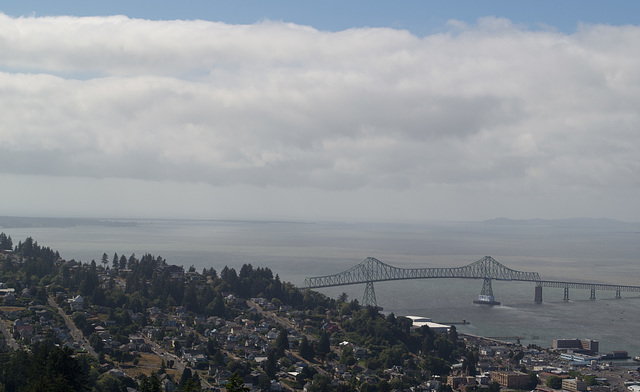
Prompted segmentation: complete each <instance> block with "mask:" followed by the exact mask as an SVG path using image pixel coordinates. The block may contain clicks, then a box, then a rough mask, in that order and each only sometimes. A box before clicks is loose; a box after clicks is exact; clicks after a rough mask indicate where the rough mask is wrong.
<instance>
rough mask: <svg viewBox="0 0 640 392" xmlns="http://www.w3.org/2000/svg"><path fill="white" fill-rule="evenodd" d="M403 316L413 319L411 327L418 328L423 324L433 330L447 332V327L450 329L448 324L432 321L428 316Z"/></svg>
mask: <svg viewBox="0 0 640 392" xmlns="http://www.w3.org/2000/svg"><path fill="white" fill-rule="evenodd" d="M404 317H406V318H408V319H410V320H411V321H413V325H412V327H413V328H420V327H422V326H423V325H426V326H428V327H429V328H431V329H432V330H433V331H434V332H444V333H447V332H449V329H450V327H449V326H448V325H444V324H438V323H434V322H433V320H432V319H431V318H429V317H422V316H404Z"/></svg>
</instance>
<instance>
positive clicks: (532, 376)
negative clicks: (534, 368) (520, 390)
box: [528, 372, 562, 390]
mask: <svg viewBox="0 0 640 392" xmlns="http://www.w3.org/2000/svg"><path fill="white" fill-rule="evenodd" d="M560 384H562V383H560ZM537 385H538V375H537V374H536V373H535V372H531V373H529V385H528V387H529V388H528V389H529V390H534V389H535V388H536V386H537Z"/></svg>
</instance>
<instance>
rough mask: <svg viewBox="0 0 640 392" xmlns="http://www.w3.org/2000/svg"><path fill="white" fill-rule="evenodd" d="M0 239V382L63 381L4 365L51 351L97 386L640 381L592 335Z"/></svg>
mask: <svg viewBox="0 0 640 392" xmlns="http://www.w3.org/2000/svg"><path fill="white" fill-rule="evenodd" d="M0 240H1V241H0V244H2V245H3V246H2V251H1V252H2V253H0V268H1V269H0V312H1V320H0V332H1V333H2V336H1V337H0V349H1V350H2V351H3V354H2V356H1V357H0V358H1V359H0V362H2V368H3V371H2V372H1V373H0V382H1V383H2V386H1V387H0V390H7V391H8V390H12V391H14V390H16V391H21V390H25V391H26V390H54V389H47V388H43V389H38V387H37V385H41V386H42V385H45V384H38V383H46V382H47V380H39V381H38V380H35V381H33V380H29V379H28V377H25V378H23V379H21V378H20V377H19V375H20V374H21V373H20V372H15V373H11V372H9V371H7V369H9V368H15V367H16V366H17V363H18V362H17V361H18V360H17V358H16V357H15V355H16V353H20V352H22V353H24V354H22V355H24V356H27V357H28V356H29V355H33V356H34V358H33V359H32V360H34V361H35V360H36V359H37V358H36V357H37V356H38V353H50V352H53V351H55V350H59V351H60V352H61V353H62V354H60V355H68V356H69V358H72V359H73V361H77V362H78V363H79V365H78V369H85V370H78V372H85V373H86V374H84V373H83V377H84V378H83V381H82V383H78V384H77V385H78V386H77V388H80V389H79V390H92V391H93V390H95V391H123V390H126V391H168V392H172V391H197V390H211V391H225V390H229V391H233V390H246V391H432V392H442V391H446V392H448V391H468V392H471V391H483V390H484V391H488V392H496V391H500V390H538V391H541V392H551V391H555V390H565V391H571V392H578V391H579V392H585V391H593V392H608V391H616V392H623V391H625V390H640V375H639V374H638V372H637V366H635V365H633V363H632V362H628V361H626V353H622V352H617V353H610V354H608V356H607V355H605V356H602V355H599V353H598V344H597V342H596V341H593V340H589V339H569V340H567V339H565V340H561V339H558V340H557V341H555V342H554V347H549V348H542V347H538V346H533V345H531V346H528V347H523V346H521V345H519V344H513V343H508V342H502V341H498V340H494V339H488V338H483V337H478V336H470V335H464V334H461V333H458V332H457V330H456V328H455V326H444V328H442V326H441V327H439V328H436V327H433V325H432V326H430V325H427V324H425V323H420V322H419V321H418V319H416V318H413V319H412V318H411V317H399V316H398V317H396V316H395V315H393V314H383V313H381V312H380V311H379V310H378V309H375V308H371V307H368V308H367V307H363V306H360V305H359V304H358V301H357V300H349V299H348V298H347V296H346V294H343V295H341V296H340V297H339V298H338V299H330V298H327V297H325V296H324V295H322V294H320V293H317V292H313V291H310V290H304V291H301V290H299V289H297V288H295V287H294V286H293V285H291V284H289V283H283V282H280V280H279V277H278V276H277V275H275V276H274V275H273V273H272V272H271V271H270V270H269V269H268V268H254V267H253V266H251V265H247V264H245V265H243V267H242V268H241V269H240V271H239V272H236V271H235V270H234V269H232V268H227V267H225V268H224V269H223V270H221V271H220V273H218V272H217V271H215V270H213V269H204V270H203V271H201V272H198V271H196V270H195V269H194V268H188V269H186V270H185V268H184V267H182V266H177V265H170V264H167V263H166V261H165V260H163V259H162V258H161V257H159V256H158V257H155V256H152V255H144V256H143V257H141V258H140V259H138V258H137V257H136V256H135V255H131V256H129V257H125V256H118V255H117V254H114V255H113V257H110V256H108V255H107V254H106V253H105V254H104V255H103V257H102V259H101V260H100V261H98V262H96V261H91V262H90V263H82V262H79V261H75V260H64V259H63V258H62V257H61V256H60V255H59V254H58V253H57V252H55V251H53V250H51V249H49V248H43V247H41V246H39V245H38V244H37V242H35V241H34V240H33V239H31V238H28V239H26V240H25V241H24V242H22V241H21V242H20V243H18V244H17V245H15V246H13V243H12V241H11V239H10V237H7V236H6V235H5V234H4V233H2V236H1V237H0ZM478 306H481V305H478ZM56 352H57V351H56ZM30 353H33V354H30ZM42 355H45V354H42ZM70 360H71V359H70ZM629 364H631V365H632V366H627V365H629ZM25 374H26V373H25ZM67 377H71V376H67ZM61 382H67V383H69V385H72V384H73V383H72V382H71V380H69V379H64V380H62V381H61ZM3 388H4V389H3ZM34 388H35V389H34ZM77 388H76V389H77Z"/></svg>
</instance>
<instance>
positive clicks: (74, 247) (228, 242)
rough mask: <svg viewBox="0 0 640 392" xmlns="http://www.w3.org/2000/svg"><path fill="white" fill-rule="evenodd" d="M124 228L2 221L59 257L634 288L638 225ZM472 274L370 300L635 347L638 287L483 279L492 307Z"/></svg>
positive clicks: (530, 333) (383, 286) (479, 323)
mask: <svg viewBox="0 0 640 392" xmlns="http://www.w3.org/2000/svg"><path fill="white" fill-rule="evenodd" d="M130 222H134V223H135V225H130V226H126V225H123V226H122V227H117V226H100V225H89V226H86V225H76V226H70V227H23V228H16V227H13V228H12V227H8V226H6V223H5V227H3V228H2V229H0V230H1V231H4V232H5V233H7V234H8V235H11V236H12V238H13V240H14V243H17V242H18V241H19V240H23V239H24V238H26V237H27V236H31V237H33V238H34V239H35V240H36V241H38V243H39V244H40V245H43V246H48V247H51V248H53V249H55V250H58V251H59V252H60V254H61V256H62V257H63V258H65V259H67V260H70V259H76V260H82V261H83V262H90V261H91V260H92V259H95V260H96V261H97V262H99V260H100V259H101V257H102V254H103V252H106V253H107V254H108V255H109V259H110V260H111V258H112V257H113V253H114V252H117V253H118V255H122V254H125V255H126V256H129V255H130V254H131V253H135V254H136V255H137V256H138V257H140V256H141V255H143V254H144V253H151V254H154V255H160V256H162V257H164V258H165V259H167V262H168V263H170V264H181V265H184V266H185V267H189V266H191V265H193V266H194V267H195V268H196V269H197V270H198V271H201V270H202V269H203V268H205V267H207V268H210V267H213V268H215V269H216V270H217V271H218V272H219V271H220V270H221V269H222V268H223V267H224V266H225V265H228V266H229V267H234V268H239V267H241V266H242V264H243V263H251V264H252V265H253V266H254V267H255V266H260V267H269V268H270V269H271V270H272V271H273V272H274V274H279V275H280V277H281V279H282V280H284V281H290V282H292V283H294V284H296V285H300V286H301V285H302V284H303V282H304V278H305V277H306V276H319V275H330V274H334V273H339V272H341V271H344V270H346V269H348V268H350V267H352V266H354V265H356V264H358V263H360V262H361V261H363V260H364V259H365V258H366V257H369V256H371V257H375V258H377V259H379V260H381V261H383V262H385V263H387V264H391V265H393V266H396V267H403V268H415V267H460V266H464V265H467V264H470V263H472V262H474V261H476V260H479V259H480V258H482V257H483V256H486V255H490V256H493V257H494V258H495V259H496V260H497V261H499V262H500V263H502V264H504V265H505V266H507V267H509V268H513V269H516V270H521V271H535V272H539V273H540V276H541V278H542V279H545V280H567V281H580V282H581V281H584V282H602V283H614V284H625V285H638V286H640V279H638V277H639V276H640V273H639V272H640V260H639V256H640V241H639V240H640V226H638V225H631V224H618V223H612V222H607V221H585V222H576V221H555V222H544V221H540V222H534V223H535V224H533V223H531V222H529V224H522V222H510V221H498V222H485V223H430V224H390V223H389V224H379V223H366V224H365V223H296V222H253V221H181V220H172V221H167V220H136V221H130ZM0 224H2V222H1V221H0ZM481 287H482V281H481V280H464V279H428V280H405V281H395V282H382V283H376V284H375V289H376V294H377V299H378V304H379V305H380V306H382V307H384V310H385V312H386V311H388V312H394V313H395V314H396V315H409V314H411V315H421V316H427V317H431V318H433V319H434V321H438V322H447V323H449V322H459V321H462V320H463V319H465V320H468V321H470V324H468V325H458V326H457V327H458V329H459V330H460V331H462V332H468V333H473V334H478V335H484V336H496V337H504V336H520V337H522V338H523V339H521V342H522V343H523V344H528V343H535V344H538V345H540V346H543V347H549V346H551V343H552V339H553V338H592V339H597V340H599V341H600V349H601V350H600V351H601V352H603V353H604V352H609V351H612V350H627V351H629V353H630V355H632V356H633V355H638V354H640V342H638V341H637V339H636V336H635V334H636V331H637V326H638V325H640V312H638V310H639V309H640V295H639V294H636V293H622V296H623V298H622V299H614V294H615V293H614V292H604V291H598V292H597V293H596V296H597V300H596V301H592V300H589V294H590V293H589V291H588V290H570V299H571V300H570V301H569V302H564V301H563V299H562V298H563V293H562V290H561V289H550V288H544V289H543V299H544V303H543V304H540V305H536V304H534V302H533V295H534V284H533V283H528V282H501V281H493V290H494V294H495V296H496V299H497V300H498V301H501V302H502V305H501V306H494V307H487V306H481V305H475V304H473V303H472V301H473V300H474V299H476V297H477V295H478V294H479V292H480V289H481ZM320 291H322V292H323V293H325V294H327V295H330V296H333V297H335V296H337V295H338V294H340V293H342V292H346V293H347V294H348V295H349V298H352V299H353V298H357V299H358V300H361V298H362V294H363V291H364V286H363V285H357V286H341V287H334V288H327V289H322V290H320Z"/></svg>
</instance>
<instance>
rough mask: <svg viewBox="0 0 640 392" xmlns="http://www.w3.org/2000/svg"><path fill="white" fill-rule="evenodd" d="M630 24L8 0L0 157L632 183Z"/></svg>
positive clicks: (2, 19)
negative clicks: (150, 12)
mask: <svg viewBox="0 0 640 392" xmlns="http://www.w3.org/2000/svg"><path fill="white" fill-rule="evenodd" d="M638 42H640V27H638V26H619V27H616V26H605V25H585V26H582V28H581V29H579V30H578V31H577V32H576V33H574V34H571V35H567V34H564V33H559V32H555V31H551V30H538V31H529V30H523V29H521V28H519V27H518V26H514V25H512V24H511V23H510V22H509V21H508V20H504V19H499V18H484V19H480V20H479V21H478V23H477V24H475V25H465V24H462V23H458V22H455V21H452V22H451V23H450V25H449V28H448V31H447V32H446V33H442V34H437V35H430V36H426V37H417V36H414V35H412V34H410V33H409V32H407V31H403V30H395V29H380V28H377V29H373V28H371V29H369V28H361V29H352V30H345V31H341V32H324V31H318V30H315V29H313V28H310V27H305V26H299V25H293V24H285V23H274V22H264V23H258V24H254V25H243V26H240V25H227V24H223V23H212V22H207V21H148V20H139V19H130V18H127V17H123V16H113V17H94V18H74V17H41V18H38V17H29V18H12V17H9V16H6V15H2V14H0V107H1V108H2V112H3V113H2V116H0V171H1V172H3V173H6V174H11V175H23V174H24V175H40V176H65V177H91V178H122V179H143V180H152V181H165V180H166V181H178V182H193V183H197V182H204V183H208V184H211V185H214V186H227V185H237V184H240V185H255V186H270V187H282V188H293V187H305V188H311V189H313V188H316V189H323V190H353V189H360V188H364V187H373V188H380V189H391V190H394V189H395V190H406V189H413V188H420V187H425V186H447V187H460V188H459V189H460V190H461V191H463V190H464V189H466V188H486V189H493V190H496V189H498V190H505V191H506V190H508V191H510V192H514V191H515V192H529V191H532V190H537V189H541V188H547V189H555V188H566V187H569V188H575V189H584V190H587V191H594V192H595V191H596V190H597V189H602V188H614V189H619V190H620V192H627V193H629V192H632V193H638V190H639V189H640V176H639V175H638V173H640V110H638V102H640V47H639V46H638V44H637V43H638Z"/></svg>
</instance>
